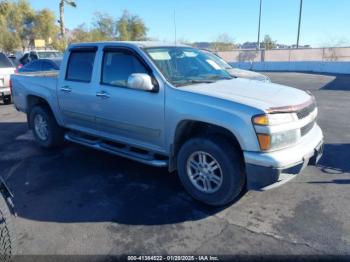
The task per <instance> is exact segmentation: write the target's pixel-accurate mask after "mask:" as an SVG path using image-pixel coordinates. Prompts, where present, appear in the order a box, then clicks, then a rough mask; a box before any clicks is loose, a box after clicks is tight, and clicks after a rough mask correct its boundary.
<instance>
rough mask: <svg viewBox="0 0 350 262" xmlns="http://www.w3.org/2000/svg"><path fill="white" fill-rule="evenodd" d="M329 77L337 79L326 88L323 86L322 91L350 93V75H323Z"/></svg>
mask: <svg viewBox="0 0 350 262" xmlns="http://www.w3.org/2000/svg"><path fill="white" fill-rule="evenodd" d="M323 75H328V76H334V77H335V79H334V80H333V81H331V82H329V83H328V84H326V85H325V86H323V87H322V88H321V89H322V90H330V91H350V85H349V82H350V75H341V74H323Z"/></svg>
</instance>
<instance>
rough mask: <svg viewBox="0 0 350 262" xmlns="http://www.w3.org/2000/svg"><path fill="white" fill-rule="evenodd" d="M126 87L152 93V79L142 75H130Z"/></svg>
mask: <svg viewBox="0 0 350 262" xmlns="http://www.w3.org/2000/svg"><path fill="white" fill-rule="evenodd" d="M127 85H128V87H129V88H132V89H138V90H144V91H154V89H155V86H154V85H153V83H152V78H151V77H150V76H149V75H148V74H142V73H135V74H131V75H130V76H129V78H128V83H127Z"/></svg>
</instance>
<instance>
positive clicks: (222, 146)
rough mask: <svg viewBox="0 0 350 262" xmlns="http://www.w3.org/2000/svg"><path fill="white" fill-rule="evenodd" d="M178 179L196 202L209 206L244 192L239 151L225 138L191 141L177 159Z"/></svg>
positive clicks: (182, 148) (227, 201) (219, 203)
mask: <svg viewBox="0 0 350 262" xmlns="http://www.w3.org/2000/svg"><path fill="white" fill-rule="evenodd" d="M177 159H178V160H177V167H178V174H179V178H180V180H181V182H182V184H183V186H184V188H185V189H186V191H187V192H188V193H189V194H190V195H191V196H192V197H193V198H195V199H197V200H199V201H201V202H203V203H205V204H208V205H212V206H221V205H225V204H228V203H230V202H232V201H233V200H234V199H235V198H236V197H237V196H238V195H239V194H240V193H241V192H242V190H243V187H244V181H245V175H244V167H243V160H242V157H241V155H240V153H239V150H238V149H237V148H235V147H234V146H233V145H232V144H231V143H229V141H227V140H226V139H225V138H222V137H219V136H212V137H209V138H202V137H198V138H192V139H190V140H188V141H187V142H186V143H185V144H184V145H183V146H182V147H181V149H180V152H179V154H178V158H177Z"/></svg>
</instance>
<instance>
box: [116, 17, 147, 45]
mask: <svg viewBox="0 0 350 262" xmlns="http://www.w3.org/2000/svg"><path fill="white" fill-rule="evenodd" d="M117 31H118V40H121V41H140V40H145V39H147V31H148V29H147V27H146V25H145V23H144V22H143V20H142V19H141V18H140V17H139V16H137V15H132V14H130V13H129V12H128V11H127V10H124V12H123V15H122V16H121V18H120V19H119V20H118V21H117Z"/></svg>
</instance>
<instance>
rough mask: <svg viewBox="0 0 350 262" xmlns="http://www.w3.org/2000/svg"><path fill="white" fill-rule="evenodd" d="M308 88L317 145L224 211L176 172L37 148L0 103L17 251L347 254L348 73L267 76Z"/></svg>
mask: <svg viewBox="0 0 350 262" xmlns="http://www.w3.org/2000/svg"><path fill="white" fill-rule="evenodd" d="M267 75H269V76H270V77H271V79H272V81H273V82H277V83H282V84H287V85H290V86H293V87H296V88H300V89H303V90H309V91H311V92H312V93H313V94H314V95H315V96H316V99H317V102H318V106H319V120H318V122H319V125H320V126H321V128H322V129H323V131H324V135H325V151H324V156H323V158H322V160H321V163H320V164H319V166H317V167H308V168H307V169H305V170H304V172H303V173H302V174H300V175H299V176H297V177H296V178H295V179H293V180H292V181H290V182H289V183H287V184H284V185H282V186H280V187H278V188H274V189H271V190H269V191H265V192H260V191H249V192H248V193H247V194H245V195H244V196H243V197H242V198H241V199H240V200H239V201H237V202H235V203H233V204H231V205H230V206H228V207H225V208H220V209H217V208H216V209H214V208H209V207H206V206H203V205H201V204H199V203H197V202H196V201H194V200H192V199H191V198H190V197H189V196H188V195H187V194H186V193H185V191H184V189H183V188H182V187H181V185H180V182H179V180H178V179H177V177H176V173H174V174H168V172H167V170H166V169H158V168H153V167H149V166H145V165H143V164H139V163H136V162H133V161H129V160H126V159H123V158H120V157H116V156H112V155H109V154H106V153H103V152H98V151H94V150H92V149H88V148H85V147H81V146H78V145H74V144H70V143H67V144H66V145H65V146H64V147H62V148H60V149H56V150H50V151H48V150H43V149H40V148H39V147H37V146H36V145H35V144H34V142H33V138H32V136H31V133H30V132H28V131H27V126H26V118H25V115H24V114H22V113H19V112H17V111H16V110H15V109H14V107H13V105H9V106H5V105H2V104H0V172H1V174H2V175H3V176H5V177H8V182H9V185H10V187H11V188H12V189H13V191H14V193H15V200H14V202H15V209H16V212H17V213H18V216H17V217H16V218H14V224H15V226H16V231H17V236H18V237H17V246H18V253H19V254H84V255H90V254H94V255H100V254H101V255H106V254H108V255H118V254H152V255H157V254H183V255H185V254H188V255H194V254H217V255H225V254H231V255H232V254H241V255H245V254H250V255H272V254H273V255H286V254H343V255H344V254H348V255H350V204H349V203H350V189H349V188H350V132H349V130H350V117H349V116H350V76H347V75H317V74H307V73H267Z"/></svg>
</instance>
